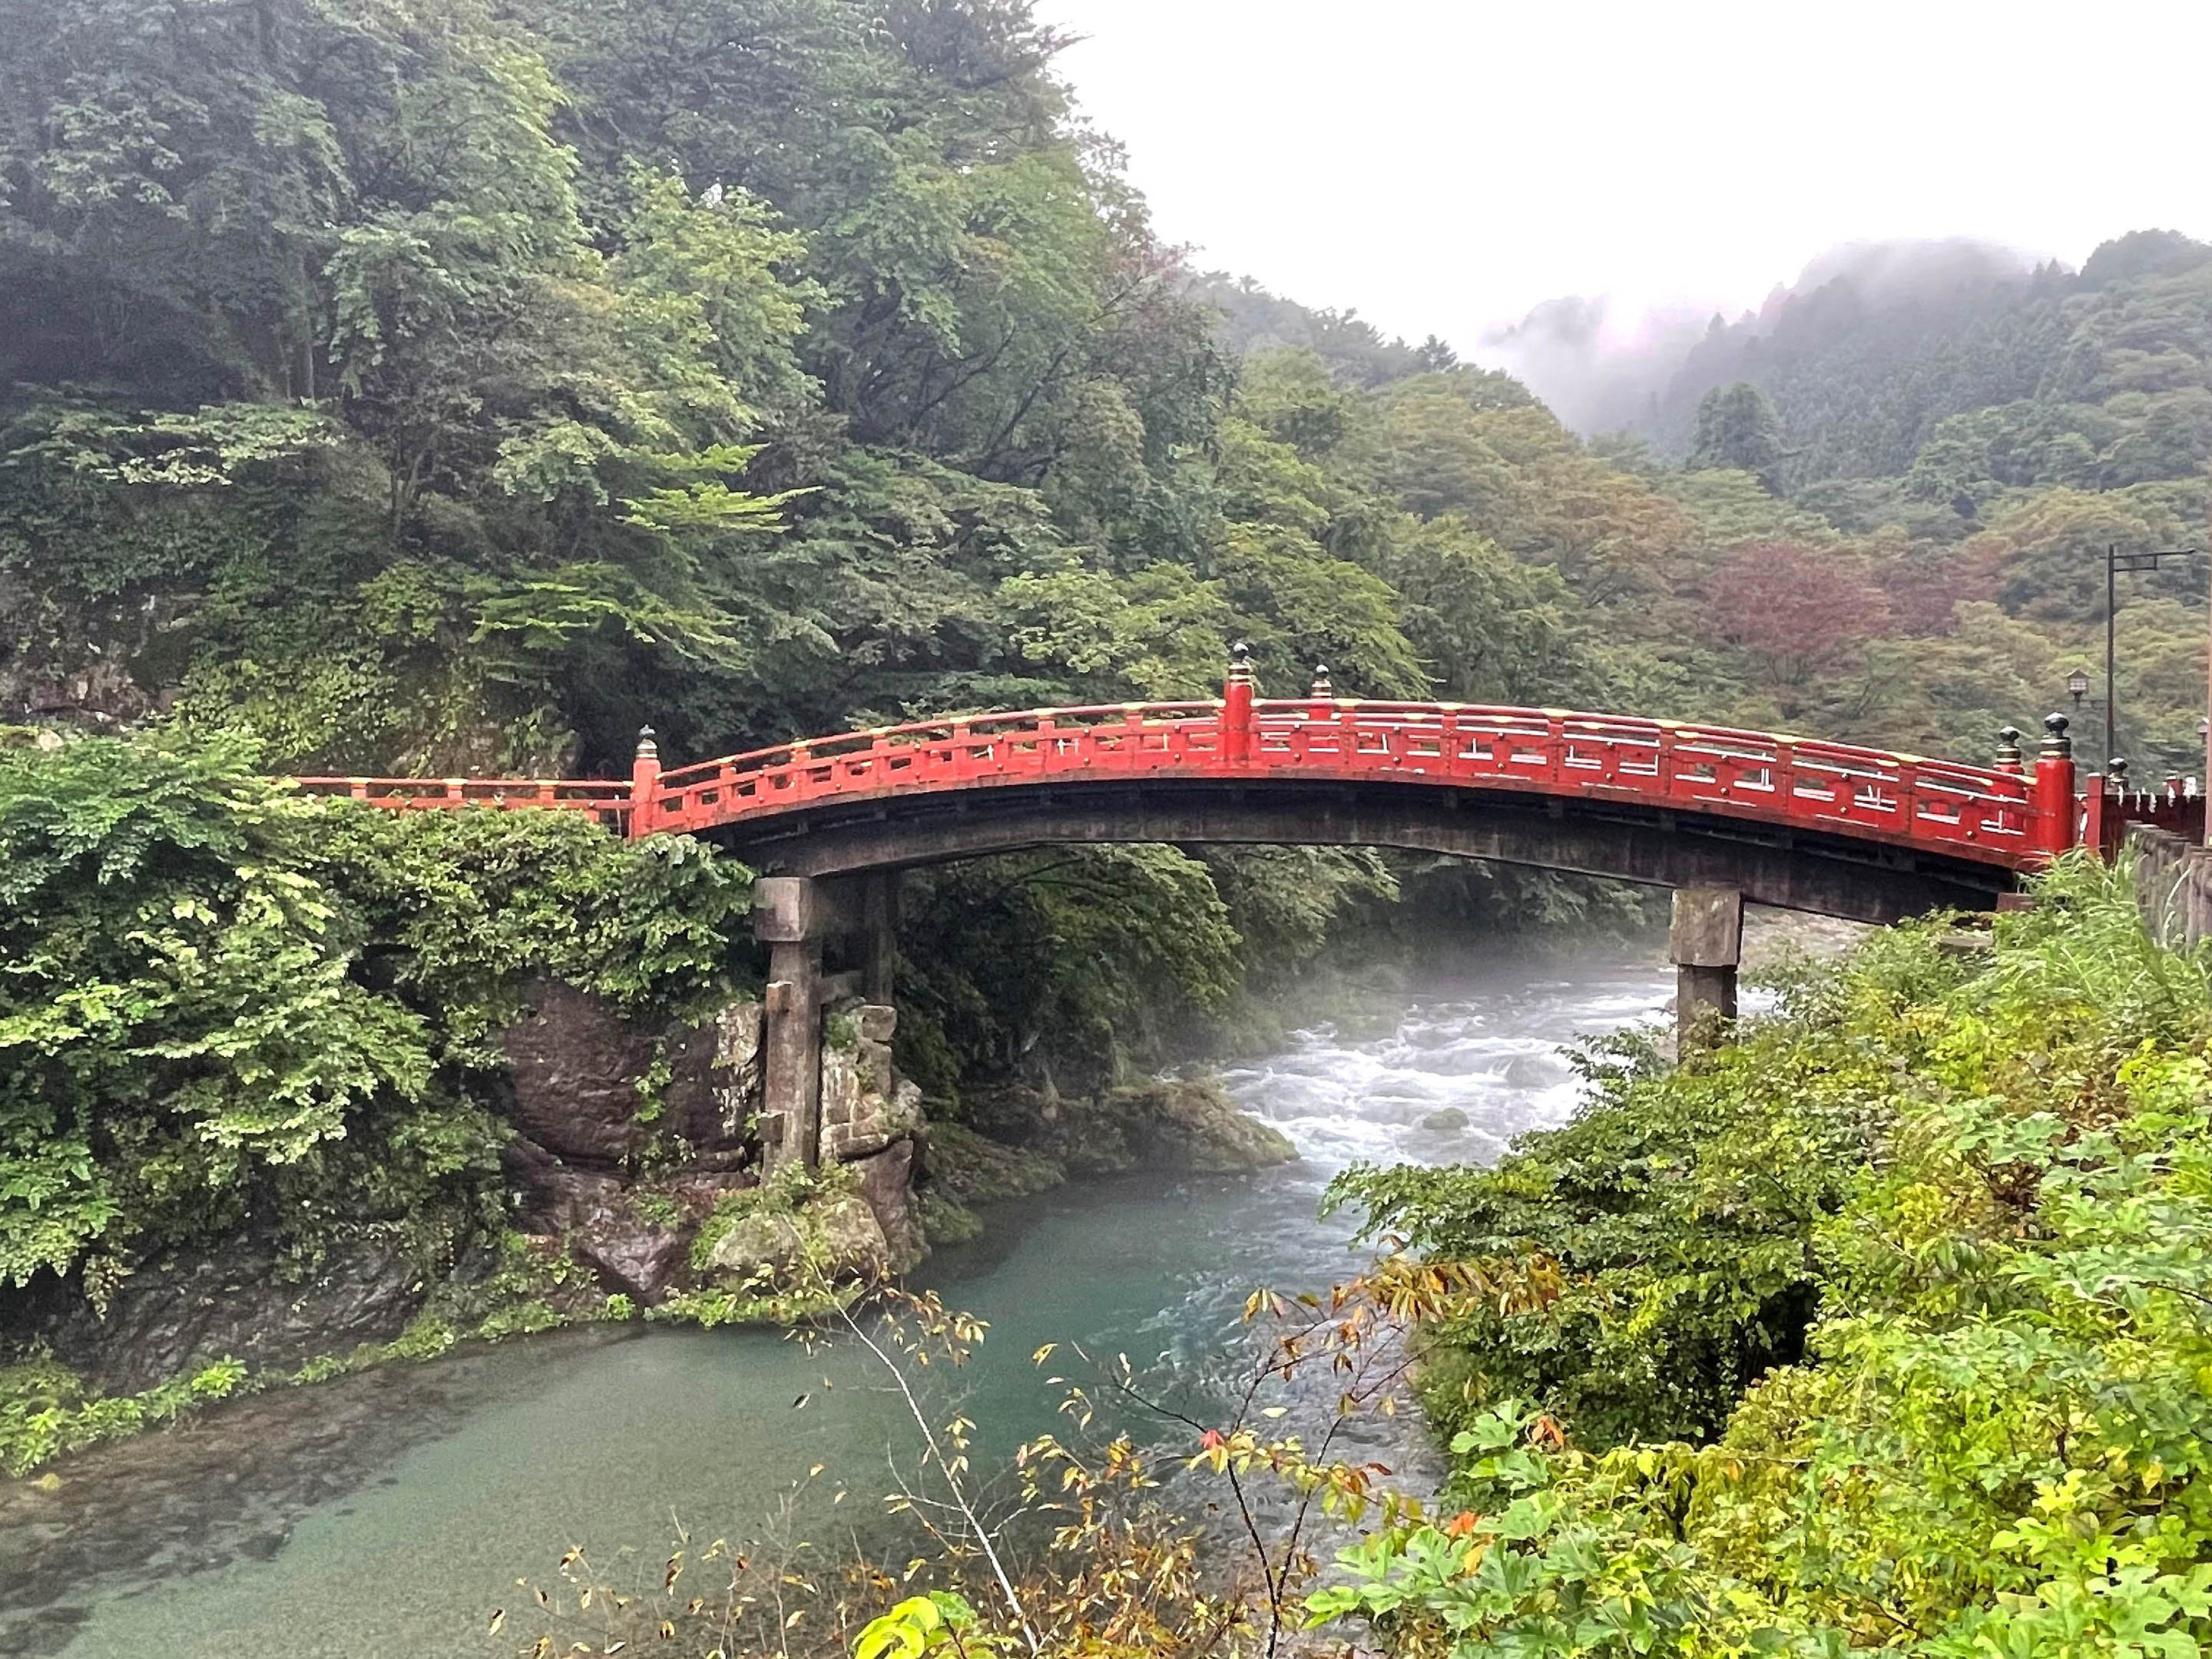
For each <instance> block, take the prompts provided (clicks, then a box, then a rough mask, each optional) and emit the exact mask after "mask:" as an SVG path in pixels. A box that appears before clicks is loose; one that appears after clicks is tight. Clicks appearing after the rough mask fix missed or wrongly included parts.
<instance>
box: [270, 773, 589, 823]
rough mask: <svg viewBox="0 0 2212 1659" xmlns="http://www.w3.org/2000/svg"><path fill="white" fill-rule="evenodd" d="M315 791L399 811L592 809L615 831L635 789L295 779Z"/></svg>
mask: <svg viewBox="0 0 2212 1659" xmlns="http://www.w3.org/2000/svg"><path fill="white" fill-rule="evenodd" d="M293 781H294V782H295V783H296V784H298V785H299V786H300V787H301V789H303V790H305V791H306V792H307V793H308V794H311V795H343V796H345V797H348V798H349V799H353V800H358V801H366V802H367V803H368V805H371V806H381V807H385V808H387V809H389V810H390V811H395V812H428V811H455V810H458V809H459V808H461V807H464V806H489V807H493V808H495V809H502V810H509V811H511V810H513V809H516V808H520V807H525V806H550V807H558V808H561V809H563V810H565V811H578V812H590V813H592V814H594V815H595V816H596V817H598V818H599V821H600V822H601V823H605V825H606V826H607V827H608V828H609V829H628V827H629V817H630V797H631V787H630V785H629V784H628V783H616V782H609V781H603V780H600V779H595V778H295V779H294V780H293Z"/></svg>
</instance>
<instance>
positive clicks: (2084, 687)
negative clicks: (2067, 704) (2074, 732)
mask: <svg viewBox="0 0 2212 1659" xmlns="http://www.w3.org/2000/svg"><path fill="white" fill-rule="evenodd" d="M2066 695H2067V696H2069V697H2071V698H2073V699H2074V712H2075V714H2080V713H2081V699H2082V698H2084V697H2086V696H2088V695H2089V677H2088V675H2087V674H2085V673H2083V672H2082V671H2081V670H2080V669H2078V668H2077V669H2075V671H2073V672H2072V673H2070V674H2069V675H2068V676H2067V677H2066Z"/></svg>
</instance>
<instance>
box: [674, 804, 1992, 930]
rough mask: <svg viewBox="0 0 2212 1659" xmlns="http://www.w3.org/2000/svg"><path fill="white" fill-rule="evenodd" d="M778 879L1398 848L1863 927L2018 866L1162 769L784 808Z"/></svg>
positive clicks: (1983, 900)
mask: <svg viewBox="0 0 2212 1659" xmlns="http://www.w3.org/2000/svg"><path fill="white" fill-rule="evenodd" d="M716 838H717V839H719V840H721V841H722V842H724V843H725V844H726V845H727V846H728V847H729V848H731V849H732V851H734V852H736V853H737V854H738V855H739V856H740V857H742V858H744V860H746V861H747V862H749V863H750V864H751V865H752V866H754V867H755V868H756V869H757V870H759V871H761V872H763V873H769V874H778V875H793V876H814V877H829V876H842V875H850V874H857V873H860V872H866V871H874V870H896V869H902V868H910V867H913V866H920V865H930V864H943V863H948V862H951V861H953V860H959V859H968V858H976V857H980V856H982V855H985V854H993V853H1009V852H1018V851H1022V850H1025V849H1027V848H1037V847H1052V846H1066V845H1070V844H1083V843H1107V842H1166V843H1170V844H1174V845H1178V846H1197V845H1202V844H1206V843H1221V844H1230V845H1247V846H1269V845H1273V846H1328V847H1390V848H1402V849H1405V850H1407V851H1412V852H1424V853H1436V854H1444V855H1446V856H1449V857H1455V858H1468V859H1483V860H1491V861H1493V862H1496V863H1500V864H1516V865H1525V866H1533V867H1535V868H1539V869H1547V870H1565V871H1571V872H1577V873H1579V874H1583V875H1591V876H1609V877H1613V878H1617V879H1620V880H1623V881H1632V882H1639V883H1643V884H1647V885H1650V886H1655V887H1672V888H1686V887H1731V888H1735V889H1736V890H1739V891H1741V893H1742V895H1743V896H1744V898H1745V899H1746V900H1747V901H1748V902H1752V903H1754V904H1765V905H1772V906H1776V907H1778V908H1782V909H1787V910H1806V911H1812V912H1815V913H1817V914H1820V915H1831V916H1840V917H1844V918H1845V919H1847V920H1850V921H1869V922H1892V921H1899V920H1902V919H1903V918H1905V917H1906V916H1911V915H1922V914H1924V913H1926V912H1928V911H1929V910H1936V909H1942V908H1962V909H1988V908H1992V907H1993V906H1994V905H1995V903H1996V899H1997V896H1998V895H1999V894H2001V893H2003V892H2007V891H2008V890H2011V888H2012V887H2013V885H2014V876H2013V874H2012V872H2010V871H2009V870H2008V869H2006V868H2004V867H2003V866H1999V865H1995V864H1984V863H1979V862H1977V861H1974V860H1968V859H1956V858H1947V857H1944V856H1942V855H1941V854H1929V853H1927V852H1924V851H1919V850H1915V849H1912V848H1902V847H1893V846H1889V845H1887V844H1885V843H1882V842H1872V841H1867V840H1863V839H1859V838H1856V837H1846V836H1828V835H1823V834H1820V833H1817V832H1812V831H1808V830H1806V829H1802V828H1795V827H1790V826H1785V825H1779V824H1765V823H1759V822H1756V821H1751V820H1746V819H1742V818H1729V817H1718V816H1716V815H1710V814H1705V813H1701V812H1694V811H1676V810H1668V809H1663V808H1657V807H1653V806H1650V805H1643V804H1639V803H1636V802H1633V801H1625V800H1624V801H1611V800H1601V799H1577V798H1566V797H1557V796H1553V797H1546V796H1532V795H1528V794H1522V793H1511V792H1506V791H1500V790H1491V789H1469V788H1464V787H1449V786H1438V785H1428V784H1414V783H1398V782H1385V783H1376V784H1344V783H1317V782H1299V781H1261V782H1253V783H1237V784H1226V783H1218V782H1208V781H1175V780H1157V781H1107V782H1097V783H1073V784H1052V785H1000V786H994V787H986V788H975V789H967V790H962V791H958V792H957V793H943V794H919V795H914V796H907V797H894V798H891V799H883V800H877V801H873V802H868V803H864V804H863V803H855V804H854V805H842V806H839V805H825V806H823V807H819V808H816V809H813V810H811V811H803V812H793V813H790V814H787V815H781V816H779V817H776V818H775V819H774V820H772V821H770V822H769V823H765V824H754V825H748V826H745V827H744V829H743V830H742V831H740V830H738V829H725V830H722V831H720V832H719V833H718V834H717V836H716Z"/></svg>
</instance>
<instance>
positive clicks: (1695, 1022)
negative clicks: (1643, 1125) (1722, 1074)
mask: <svg viewBox="0 0 2212 1659" xmlns="http://www.w3.org/2000/svg"><path fill="white" fill-rule="evenodd" d="M1667 958H1668V961H1670V962H1672V963H1674V1030H1675V1040H1676V1046H1677V1048H1678V1049H1679V1050H1680V1052H1683V1053H1687V1052H1688V1051H1689V1050H1690V1049H1691V1048H1694V1047H1696V1046H1698V1045H1699V1044H1700V1043H1704V1042H1713V1041H1717V1040H1719V1039H1721V1038H1722V1037H1723V1036H1725V1027H1726V1026H1728V1025H1732V1024H1735V1017H1736V983H1735V981H1736V969H1738V968H1739V967H1740V966H1741V964H1742V962H1743V895H1742V894H1741V893H1740V892H1738V891H1737V890H1735V888H1733V887H1678V888H1676V889H1675V890H1674V923H1673V926H1671V927H1669V928H1668V930H1667Z"/></svg>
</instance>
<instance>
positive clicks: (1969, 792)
mask: <svg viewBox="0 0 2212 1659" xmlns="http://www.w3.org/2000/svg"><path fill="white" fill-rule="evenodd" d="M1317 689H1319V688H1317ZM2063 727H2064V722H2063V720H2059V721H2058V722H2057V725H2056V726H2054V727H2053V730H2052V741H2051V743H2047V744H2045V754H2044V755H2043V756H2042V757H2039V760H2038V762H2037V764H2036V766H2035V767H2034V769H2033V770H2030V769H2027V767H2026V766H2024V765H2023V764H2022V763H2021V761H2020V760H2019V759H2018V758H2017V755H2018V750H2017V749H2016V747H2014V746H2013V745H2012V743H2011V739H2012V738H2016V737H2017V734H2016V733H2012V734H2009V735H2008V740H2007V742H2008V747H2007V751H2006V753H2005V755H2004V756H2002V757H2001V758H2000V761H1999V763H1998V764H1997V765H1996V766H1994V767H1978V766H1963V765H1958V764H1954V763H1950V762H1945V761H1936V760H1926V759H1922V758H1919V757H1914V756H1907V755H1897V754H1891V753H1888V752H1887V751H1885V750H1876V749H1863V748H1859V747H1857V746H1855V745H1853V744H1838V743H1824V742H1820V741H1816V740H1813V739H1808V738H1794V737H1785V736H1778V735H1776V734H1773V733H1770V732H1742V731H1735V730H1732V729H1730V728H1728V727H1724V726H1697V725H1685V724H1677V723H1671V722H1668V721H1663V720H1638V719H1634V718H1631V717H1628V716H1624V715H1616V714H1575V713H1565V712H1561V711H1558V710H1552V709H1540V708H1492V707H1480V706H1474V705H1468V704H1451V703H1406V702H1351V701H1341V700H1338V699H1335V698H1334V697H1330V696H1314V697H1310V698H1306V699H1302V700H1298V699H1293V700H1281V701H1256V700H1255V698H1254V697H1253V696H1252V692H1251V685H1250V682H1249V678H1243V679H1239V678H1235V677H1232V679H1231V684H1230V685H1229V687H1228V695H1227V696H1226V697H1225V698H1224V699H1223V700H1221V701H1219V702H1163V703H1138V704H1126V705H1122V704H1116V705H1109V706H1103V707H1095V708H1043V709H1032V710H1027V711H1024V712H1022V713H1018V714H976V715H967V716H957V717H950V718H946V719H944V720H923V721H917V722H915V723H913V724H911V725H905V726H889V727H884V728H880V729H878V730H875V731H869V732H848V733H845V734H843V735H842V736H838V737H834V738H820V739H816V740H812V741H808V742H803V743H793V744H778V745H776V746H775V747H774V748H769V749H760V750H754V751H752V752H751V753H750V754H744V755H733V756H731V757H727V758H726V759H721V760H714V761H707V762H703V763H699V764H697V765H692V766H684V767H678V768H675V769H671V770H668V771H665V772H664V771H662V770H661V769H660V768H659V758H658V756H657V754H656V753H655V752H654V750H653V744H652V743H651V742H650V734H649V733H648V734H647V741H645V742H642V743H641V744H640V752H639V758H638V763H637V767H636V770H635V775H634V776H633V778H632V779H631V781H629V783H621V782H613V781H603V782H590V781H568V780H545V779H531V780H513V779H460V778H453V779H404V778H304V779H301V780H300V782H301V786H302V787H304V788H306V789H307V790H309V791H310V792H312V793H319V794H345V795H350V796H351V797H353V798H354V799H358V800H362V801H366V802H368V804H370V805H376V806H382V807H389V808H392V809H395V810H407V811H415V810H441V809H452V808H457V807H462V806H493V807H504V808H513V807H522V806H538V807H553V808H558V809H563V810H572V811H588V812H592V813H594V814H596V815H598V816H599V818H600V819H601V820H602V821H603V822H605V823H609V824H610V825H611V826H615V827H618V828H620V829H623V830H624V831H626V832H627V833H628V834H629V835H631V836H645V835H650V834H653V833H655V832H658V831H662V830H685V831H697V830H705V829H720V828H723V827H726V826H730V825H745V824H752V823H763V824H765V823H769V822H770V821H772V820H774V819H775V818H776V817H780V816H782V815H784V814H787V813H792V812H796V811H806V810H808V809H811V808H814V807H818V806H821V805H828V804H831V803H840V802H861V801H867V800H873V799H886V798H890V797H896V796H905V795H915V794H927V793H940V792H945V791H953V790H975V789H986V788H992V787H1006V786H1018V785H1022V784H1034V783H1038V782H1042V781H1067V782H1073V781H1086V780H1088V781H1104V780H1111V779H1123V778H1135V777H1145V778H1161V779H1172V778H1213V779H1223V780H1246V781H1268V780H1287V779H1313V780H1316V781H1337V780H1341V781H1403V782H1415V783H1437V784H1448V785H1454V786H1458V787H1468V788H1475V789H1484V790H1494V791H1498V792H1500V793H1512V794H1518V795H1531V796H1559V795H1565V796H1579V797H1583V798H1594V799H1613V800H1620V801H1627V802H1641V803H1644V804H1647V805H1653V806H1657V807H1662V808H1666V809H1669V810H1674V811H1691V812H1699V813H1705V814H1711V815H1716V816H1721V817H1733V818H1743V819H1753V820H1758V821H1761V822H1765V823H1779V824H1795V825H1799V826H1802V827H1804V828H1807V829H1817V830H1820V831H1823V832H1826V833H1830V834H1836V835H1842V836H1852V837H1857V838H1861V839H1864V840H1869V841H1875V842H1887V843H1890V844H1893V845H1897V846H1900V847H1913V848H1924V849H1927V850H1930V851H1937V852H1942V853H1944V854H1948V855H1950V856H1954V857H1958V858H1963V859H1969V860H1978V861H1981V862H1985V863H1990V864H1996V865H2002V866H2009V867H2013V868H2023V867H2027V866H2032V865H2034V864H2036V863H2039V862H2040V861H2042V860H2045V859H2047V858H2049V857H2050V856H2051V855H2052V854H2055V853H2057V852H2059V851H2063V849H2064V848H2067V847H2069V846H2072V845H2075V844H2077V843H2078V842H2080V841H2081V839H2082V838H2083V830H2084V829H2085V828H2087V827H2088V826H2086V825H2084V824H2083V823H2082V822H2081V818H2082V817H2083V813H2082V810H2081V806H2080V805H2078V804H2077V803H2076V801H2075V794H2074V767H2073V761H2072V758H2071V756H2070V753H2069V752H2067V748H2066V744H2065V738H2064V736H2063Z"/></svg>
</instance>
